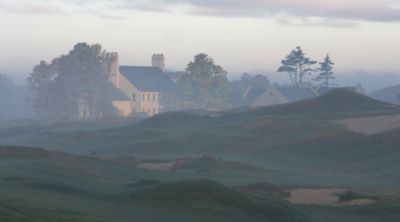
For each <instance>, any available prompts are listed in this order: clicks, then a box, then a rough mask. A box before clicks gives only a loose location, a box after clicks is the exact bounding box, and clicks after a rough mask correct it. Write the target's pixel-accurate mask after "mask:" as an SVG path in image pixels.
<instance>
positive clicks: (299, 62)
mask: <svg viewBox="0 0 400 222" xmlns="http://www.w3.org/2000/svg"><path fill="white" fill-rule="evenodd" d="M316 63H317V62H316V61H313V60H311V59H310V58H308V57H306V55H305V54H304V52H303V50H302V49H301V47H296V49H294V50H292V52H291V53H290V54H289V55H288V56H286V58H285V59H283V60H282V61H281V66H280V67H279V69H278V72H287V73H288V74H289V77H290V80H291V82H292V84H293V85H294V86H299V85H300V84H302V83H303V80H304V77H305V75H307V74H310V73H312V72H315V71H316V70H315V69H314V67H313V66H314V65H315V64H316Z"/></svg>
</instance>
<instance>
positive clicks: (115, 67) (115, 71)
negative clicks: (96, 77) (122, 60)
mask: <svg viewBox="0 0 400 222" xmlns="http://www.w3.org/2000/svg"><path fill="white" fill-rule="evenodd" d="M114 56H115V61H114V63H113V64H112V77H111V78H112V79H111V82H112V83H113V84H114V86H115V87H117V88H120V73H119V54H118V53H114Z"/></svg>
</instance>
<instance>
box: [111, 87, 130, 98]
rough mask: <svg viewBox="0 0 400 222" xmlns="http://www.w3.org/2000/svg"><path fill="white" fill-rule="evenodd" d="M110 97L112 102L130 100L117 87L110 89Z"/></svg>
mask: <svg viewBox="0 0 400 222" xmlns="http://www.w3.org/2000/svg"><path fill="white" fill-rule="evenodd" d="M109 93H110V97H111V99H112V100H113V101H130V98H129V97H128V96H127V95H125V93H124V92H122V90H121V89H118V88H117V87H114V86H113V87H110V91H109Z"/></svg>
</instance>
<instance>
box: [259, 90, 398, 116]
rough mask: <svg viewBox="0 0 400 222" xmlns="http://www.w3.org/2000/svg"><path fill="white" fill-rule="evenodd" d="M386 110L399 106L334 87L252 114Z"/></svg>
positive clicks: (359, 112) (314, 113) (342, 113)
mask: <svg viewBox="0 0 400 222" xmlns="http://www.w3.org/2000/svg"><path fill="white" fill-rule="evenodd" d="M386 112H399V107H396V106H394V105H392V104H389V103H385V102H381V101H378V100H374V99H372V98H370V97H367V96H364V95H361V94H358V93H356V92H354V91H351V90H347V89H335V90H332V91H331V92H329V93H327V94H324V95H322V96H320V97H316V98H312V99H307V100H302V101H299V102H295V103H290V104H285V105H278V106H272V107H265V108H261V109H259V110H257V111H255V112H254V114H258V115H260V114H264V115H265V114H274V115H303V116H308V117H310V116H311V117H312V116H314V117H315V116H318V117H320V116H322V117H324V116H329V115H337V116H341V115H343V116H351V115H356V116H359V115H366V114H371V113H372V114H376V113H386Z"/></svg>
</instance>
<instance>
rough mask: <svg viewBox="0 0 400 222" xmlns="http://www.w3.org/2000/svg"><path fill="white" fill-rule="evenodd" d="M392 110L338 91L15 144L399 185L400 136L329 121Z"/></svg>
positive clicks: (37, 137) (41, 135) (32, 138)
mask: <svg viewBox="0 0 400 222" xmlns="http://www.w3.org/2000/svg"><path fill="white" fill-rule="evenodd" d="M395 112H400V109H399V107H396V106H392V105H389V104H386V103H382V102H379V101H375V100H373V99H370V98H368V97H365V96H362V95H359V94H357V93H354V92H352V91H348V90H334V91H332V92H330V93H328V94H325V95H324V96H321V97H318V98H314V99H309V100H305V101H300V102H296V103H292V104H286V105H279V106H273V107H265V108H261V109H257V110H248V111H240V112H237V111H233V112H228V113H225V114H223V115H222V114H221V115H213V116H210V115H198V114H194V113H184V112H176V113H166V114H162V115H159V116H156V117H153V118H150V119H147V120H144V121H141V122H139V123H137V124H133V125H129V126H123V127H118V128H109V129H103V130H96V131H42V132H39V133H32V134H31V135H24V137H23V138H22V139H20V140H18V141H14V143H12V144H16V145H29V146H31V145H34V146H39V147H44V148H47V149H51V150H60V151H65V152H71V153H77V154H84V155H88V154H89V153H93V152H95V153H96V154H97V155H112V156H113V155H122V156H123V155H134V156H139V157H149V158H174V159H176V158H180V157H185V156H193V155H195V156H198V155H213V156H217V157H224V158H225V159H232V160H238V161H239V162H247V163H250V164H253V165H257V166H261V167H265V168H268V169H273V170H281V171H287V172H295V173H302V174H308V175H321V174H322V175H328V176H329V175H339V176H343V175H345V176H348V175H354V174H356V173H359V174H356V175H360V177H363V178H364V179H365V178H370V179H374V178H384V179H385V180H388V181H390V183H392V184H395V183H396V181H397V180H398V177H397V176H395V174H396V173H397V172H398V173H400V170H398V169H400V165H399V164H398V163H397V162H398V161H397V162H396V161H395V159H393V155H396V154H398V152H399V150H398V149H396V147H400V141H399V140H398V139H396V137H395V136H392V137H391V136H390V135H393V134H396V132H397V131H396V130H394V131H393V132H386V133H382V134H379V135H369V136H368V135H361V134H356V133H351V132H348V131H347V130H346V128H345V126H343V125H340V124H338V123H335V122H333V121H332V120H334V119H335V118H339V117H340V118H344V117H352V116H355V115H358V116H361V115H377V114H382V113H395ZM4 137H7V136H3V139H4ZM389 137H390V138H392V139H388V138H389ZM1 141H2V136H1V134H0V143H1ZM381 162H384V163H387V164H384V165H382V164H380V163H381ZM388 175H390V177H387V176H388ZM385 176H386V177H385Z"/></svg>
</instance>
